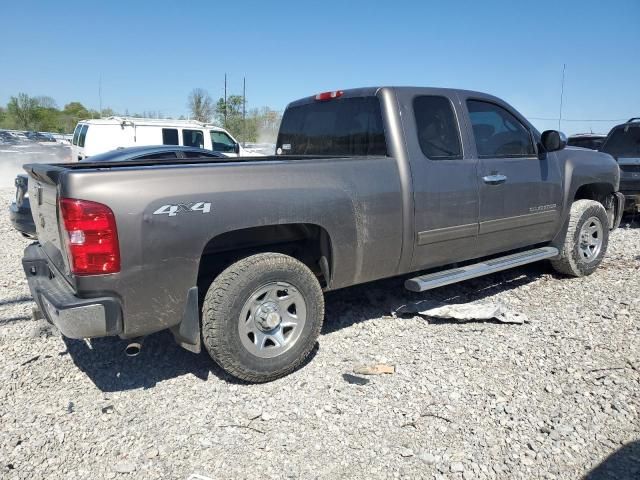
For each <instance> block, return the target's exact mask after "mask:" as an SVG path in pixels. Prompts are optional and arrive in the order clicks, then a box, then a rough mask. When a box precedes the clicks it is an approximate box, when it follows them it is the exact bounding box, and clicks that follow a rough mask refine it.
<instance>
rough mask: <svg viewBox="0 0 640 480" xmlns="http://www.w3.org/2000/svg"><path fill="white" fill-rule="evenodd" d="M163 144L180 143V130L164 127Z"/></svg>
mask: <svg viewBox="0 0 640 480" xmlns="http://www.w3.org/2000/svg"><path fill="white" fill-rule="evenodd" d="M162 144H163V145H180V142H178V130H177V129H176V128H163V129H162Z"/></svg>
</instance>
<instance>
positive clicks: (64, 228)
mask: <svg viewBox="0 0 640 480" xmlns="http://www.w3.org/2000/svg"><path fill="white" fill-rule="evenodd" d="M565 146H566V139H565V137H564V136H563V135H562V134H560V133H559V132H557V131H552V130H549V131H546V132H544V133H542V134H540V133H539V132H538V131H536V129H535V128H534V127H533V126H532V125H531V124H530V123H529V122H528V121H527V120H526V119H525V118H524V117H523V116H522V115H520V114H519V113H518V112H517V111H516V110H515V109H513V108H512V107H511V106H510V105H508V104H507V103H505V102H504V101H502V100H500V99H498V98H495V97H493V96H490V95H486V94H482V93H477V92H471V91H462V90H449V89H433V88H410V87H381V88H362V89H354V90H344V91H335V92H326V93H321V94H318V95H316V96H312V97H308V98H304V99H302V100H298V101H295V102H293V103H291V104H290V105H289V106H288V107H287V109H286V111H285V113H284V117H283V120H282V125H281V128H280V132H279V135H278V140H277V144H276V155H274V156H270V157H260V158H254V159H251V158H250V159H246V158H245V159H243V161H242V162H238V161H236V160H235V159H201V160H197V159H177V160H172V161H165V160H163V161H158V160H148V161H131V162H124V163H109V162H103V163H100V164H92V163H77V164H57V165H44V164H30V165H27V166H26V167H25V170H26V171H27V172H28V173H29V175H30V178H29V182H28V183H29V196H30V198H31V208H32V210H33V217H34V220H35V223H36V227H37V236H38V242H37V243H33V244H31V245H30V246H29V247H27V249H26V250H25V254H24V259H23V265H24V270H25V273H26V276H27V278H28V281H29V286H30V289H31V292H32V294H33V297H34V299H35V300H36V302H37V303H38V305H39V307H40V309H41V310H42V311H43V313H44V315H45V316H46V318H47V319H48V320H50V321H51V322H53V323H54V324H56V325H57V326H58V327H59V329H60V331H61V332H62V333H63V334H64V335H66V336H67V337H71V338H87V337H99V336H110V335H112V336H120V337H121V338H125V339H131V340H132V343H131V345H132V347H131V348H132V350H133V351H137V348H138V344H139V343H140V342H139V341H138V338H139V337H142V336H144V335H146V334H150V333H153V332H157V331H160V330H163V329H170V330H171V331H172V332H173V335H174V337H175V339H176V341H177V342H178V343H179V344H180V345H182V346H183V347H185V348H187V349H189V350H191V351H194V352H199V351H200V348H201V344H202V343H204V346H205V348H206V349H207V351H208V352H209V354H210V355H211V357H212V358H213V359H214V360H215V361H216V362H217V363H218V364H219V365H220V366H221V367H222V368H223V369H225V370H226V371H227V372H229V373H230V374H232V375H234V376H236V377H239V378H241V379H244V380H246V381H252V382H264V381H269V380H272V379H275V378H278V377H281V376H283V375H286V374H288V373H289V372H291V371H293V370H294V369H295V368H297V367H298V366H299V365H300V364H301V363H302V362H303V361H304V360H305V358H306V357H307V356H308V354H309V352H310V351H311V350H312V348H313V346H314V345H315V343H316V340H317V337H318V335H319V333H320V329H321V326H322V322H323V318H324V299H323V291H328V290H335V289H339V288H343V287H348V286H350V285H354V284H359V283H363V282H370V281H372V280H377V279H381V278H385V277H391V276H395V275H405V274H408V273H410V272H419V273H416V274H415V275H416V276H414V277H413V278H409V276H408V278H407V280H406V283H405V285H406V288H408V289H409V290H412V291H418V292H419V291H424V290H428V289H431V288H435V287H438V286H441V285H446V284H450V283H454V282H458V281H463V280H466V279H469V278H472V277H477V276H480V275H484V274H489V273H492V272H496V271H499V270H504V269H507V268H511V267H515V266H518V265H523V264H526V263H530V262H534V261H538V260H543V259H549V260H551V263H552V265H553V266H554V267H555V269H556V270H558V271H559V272H562V273H563V274H569V275H575V276H581V275H588V274H590V273H592V272H593V271H594V270H595V269H596V267H597V266H598V265H599V264H600V262H601V260H602V258H603V256H604V255H605V252H606V249H607V242H608V238H609V230H611V229H613V228H615V227H616V226H617V225H618V223H619V221H620V217H621V215H622V210H623V202H624V198H623V196H622V195H621V194H620V193H619V192H618V183H619V176H620V172H619V169H618V165H617V164H616V162H615V160H614V159H613V158H612V157H611V156H609V155H606V154H603V153H599V152H596V151H587V150H584V149H579V148H571V147H567V148H565ZM452 264H455V266H453V267H452Z"/></svg>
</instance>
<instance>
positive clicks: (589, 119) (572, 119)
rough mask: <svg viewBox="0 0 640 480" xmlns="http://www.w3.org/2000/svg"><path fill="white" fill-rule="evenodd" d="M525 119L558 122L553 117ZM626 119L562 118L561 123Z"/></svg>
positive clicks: (619, 119)
mask: <svg viewBox="0 0 640 480" xmlns="http://www.w3.org/2000/svg"><path fill="white" fill-rule="evenodd" d="M526 118H528V119H529V120H548V121H550V122H556V121H558V120H560V118H553V117H529V116H527V117H526ZM627 120H628V119H627V118H608V119H605V118H563V119H562V121H563V122H626V121H627Z"/></svg>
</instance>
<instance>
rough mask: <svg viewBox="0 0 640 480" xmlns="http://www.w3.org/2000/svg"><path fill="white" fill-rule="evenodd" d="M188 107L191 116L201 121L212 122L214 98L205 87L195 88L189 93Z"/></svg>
mask: <svg viewBox="0 0 640 480" xmlns="http://www.w3.org/2000/svg"><path fill="white" fill-rule="evenodd" d="M187 107H188V108H189V111H190V112H191V116H192V117H193V118H194V119H195V120H199V121H201V122H210V121H211V117H212V116H213V113H214V107H213V100H212V99H211V96H210V95H209V93H208V92H207V91H206V90H204V89H203V88H194V89H193V90H192V91H191V93H190V94H189V100H188V102H187Z"/></svg>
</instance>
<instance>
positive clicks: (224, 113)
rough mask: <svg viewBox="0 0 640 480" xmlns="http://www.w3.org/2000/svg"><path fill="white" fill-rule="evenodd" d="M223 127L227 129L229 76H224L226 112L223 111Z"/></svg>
mask: <svg viewBox="0 0 640 480" xmlns="http://www.w3.org/2000/svg"><path fill="white" fill-rule="evenodd" d="M223 117H224V122H223V125H222V126H223V127H224V128H227V74H226V73H225V74H224V110H223Z"/></svg>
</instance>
